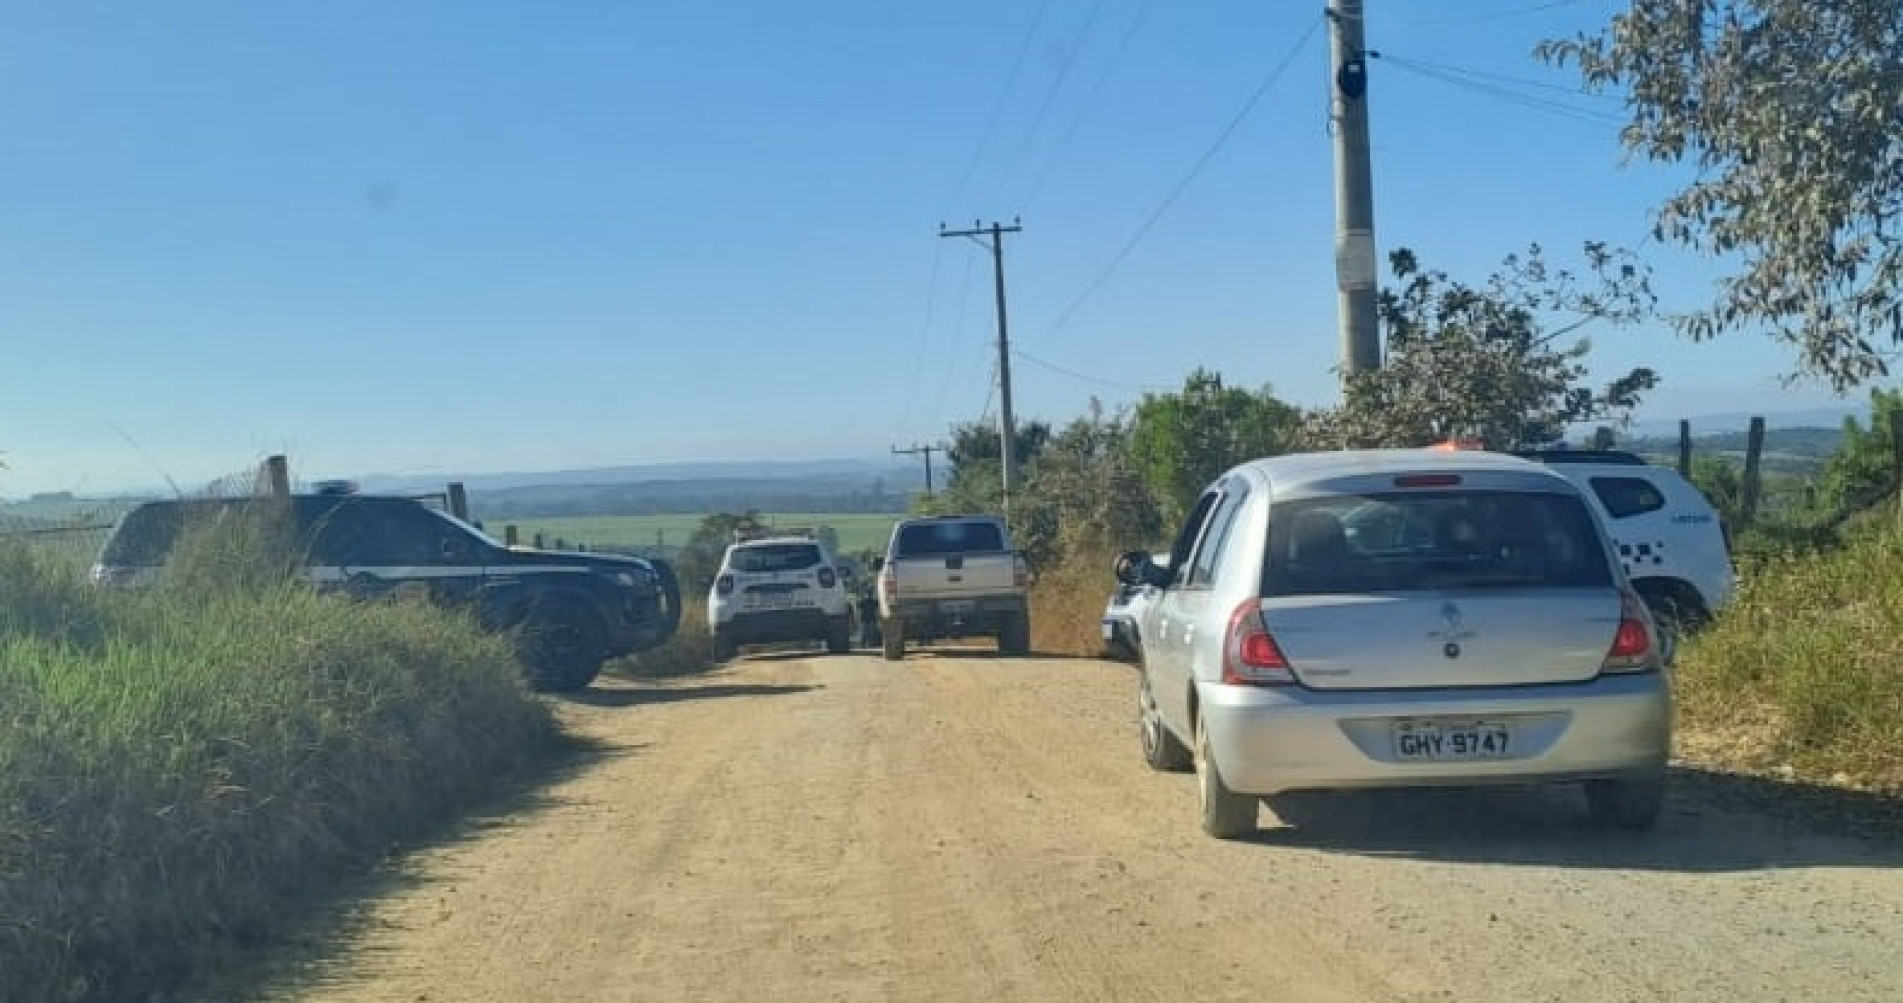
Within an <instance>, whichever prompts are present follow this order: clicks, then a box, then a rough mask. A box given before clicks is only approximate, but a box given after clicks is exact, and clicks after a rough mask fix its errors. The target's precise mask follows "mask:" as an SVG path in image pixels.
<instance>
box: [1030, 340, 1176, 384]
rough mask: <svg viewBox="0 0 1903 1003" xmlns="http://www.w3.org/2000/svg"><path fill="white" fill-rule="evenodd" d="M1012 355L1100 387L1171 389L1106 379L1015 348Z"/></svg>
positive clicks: (1039, 366) (1038, 366) (1060, 374)
mask: <svg viewBox="0 0 1903 1003" xmlns="http://www.w3.org/2000/svg"><path fill="white" fill-rule="evenodd" d="M1011 357H1012V358H1014V359H1017V360H1018V361H1020V362H1028V363H1030V364H1031V365H1033V366H1036V367H1037V368H1039V369H1044V370H1049V371H1050V372H1053V373H1056V374H1058V375H1059V376H1068V377H1070V378H1071V379H1073V380H1077V381H1078V382H1080V383H1092V384H1095V385H1097V386H1100V387H1109V388H1111V389H1113V390H1137V391H1142V392H1146V393H1147V392H1151V391H1159V392H1160V391H1167V390H1168V389H1169V388H1168V387H1165V386H1161V385H1159V384H1154V383H1126V382H1124V381H1122V380H1112V379H1105V378H1104V377H1101V376H1092V375H1090V374H1088V373H1080V372H1078V371H1077V370H1075V369H1067V368H1065V367H1063V366H1060V365H1058V364H1057V363H1055V362H1050V361H1047V360H1044V359H1040V358H1038V357H1037V356H1035V355H1032V354H1030V353H1028V352H1024V351H1020V350H1018V349H1015V348H1014V349H1012V350H1011Z"/></svg>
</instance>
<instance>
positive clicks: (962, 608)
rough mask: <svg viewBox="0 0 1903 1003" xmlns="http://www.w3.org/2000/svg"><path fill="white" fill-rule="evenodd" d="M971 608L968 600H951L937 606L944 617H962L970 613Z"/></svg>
mask: <svg viewBox="0 0 1903 1003" xmlns="http://www.w3.org/2000/svg"><path fill="white" fill-rule="evenodd" d="M971 608H972V602H971V600H969V599H951V600H947V601H945V602H942V603H939V604H938V610H939V612H941V613H943V614H945V615H946V616H964V615H966V614H968V613H970V612H971Z"/></svg>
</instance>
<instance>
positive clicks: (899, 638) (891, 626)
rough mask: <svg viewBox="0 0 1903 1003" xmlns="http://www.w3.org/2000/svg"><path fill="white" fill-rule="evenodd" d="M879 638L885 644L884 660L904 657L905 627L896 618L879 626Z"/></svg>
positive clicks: (893, 660)
mask: <svg viewBox="0 0 1903 1003" xmlns="http://www.w3.org/2000/svg"><path fill="white" fill-rule="evenodd" d="M879 633H880V639H881V642H882V643H883V644H884V646H885V660H886V661H888V662H897V661H900V660H902V659H904V658H905V627H904V625H903V624H901V623H899V622H898V621H897V620H891V621H888V622H886V623H884V624H881V625H880V627H879Z"/></svg>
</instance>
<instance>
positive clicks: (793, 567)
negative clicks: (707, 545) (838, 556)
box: [727, 543, 820, 574]
mask: <svg viewBox="0 0 1903 1003" xmlns="http://www.w3.org/2000/svg"><path fill="white" fill-rule="evenodd" d="M819 563H820V554H819V547H818V546H816V545H814V544H811V543H759V544H753V545H751V546H746V547H735V548H734V549H733V553H732V554H729V555H728V557H727V570H729V571H738V572H742V573H747V574H759V573H764V572H771V571H803V570H805V569H807V568H810V567H813V566H815V565H817V564H819Z"/></svg>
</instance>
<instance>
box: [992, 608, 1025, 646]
mask: <svg viewBox="0 0 1903 1003" xmlns="http://www.w3.org/2000/svg"><path fill="white" fill-rule="evenodd" d="M1030 653H1031V617H1030V614H1028V613H1027V614H1023V615H1021V616H1014V617H1012V618H1011V619H1009V620H1006V621H1005V622H1004V625H1003V626H1002V627H1000V628H998V654H1000V655H1028V654H1030Z"/></svg>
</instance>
